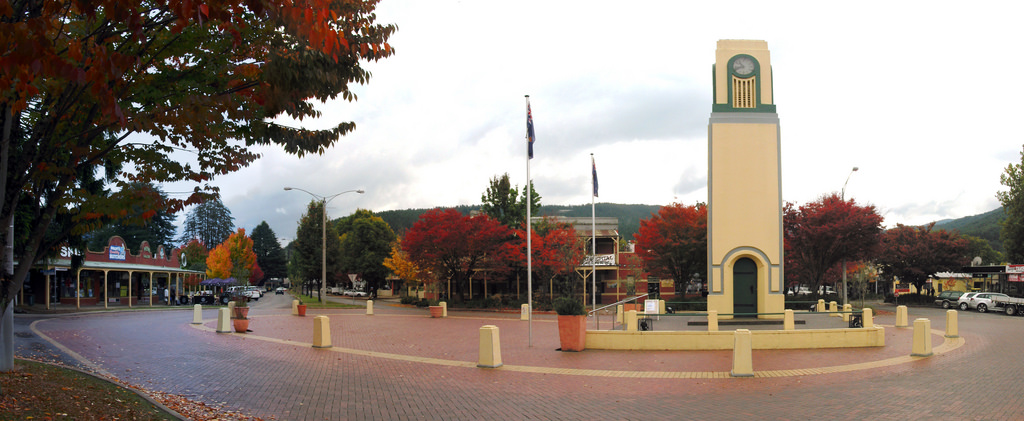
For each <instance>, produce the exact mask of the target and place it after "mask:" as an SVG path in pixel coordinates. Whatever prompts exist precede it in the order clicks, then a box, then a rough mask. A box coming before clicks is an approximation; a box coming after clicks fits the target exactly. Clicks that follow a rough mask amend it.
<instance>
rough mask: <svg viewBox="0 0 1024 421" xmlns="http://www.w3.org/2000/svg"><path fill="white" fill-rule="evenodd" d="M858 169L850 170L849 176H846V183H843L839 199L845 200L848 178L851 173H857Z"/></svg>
mask: <svg viewBox="0 0 1024 421" xmlns="http://www.w3.org/2000/svg"><path fill="white" fill-rule="evenodd" d="M859 169H860V168H857V167H853V169H852V170H850V175H848V176H846V182H845V183H843V190H842V192H841V193H839V198H840V199H843V200H846V185H847V184H848V183H849V182H850V177H851V176H853V173H855V172H857V170H859Z"/></svg>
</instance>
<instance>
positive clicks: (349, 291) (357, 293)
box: [345, 289, 369, 297]
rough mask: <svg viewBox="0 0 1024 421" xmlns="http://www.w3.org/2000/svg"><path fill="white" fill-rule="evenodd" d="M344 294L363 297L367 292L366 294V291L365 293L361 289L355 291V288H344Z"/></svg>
mask: <svg viewBox="0 0 1024 421" xmlns="http://www.w3.org/2000/svg"><path fill="white" fill-rule="evenodd" d="M345 295H347V296H349V297H365V296H367V295H369V294H367V293H365V292H363V291H357V290H354V289H346V290H345Z"/></svg>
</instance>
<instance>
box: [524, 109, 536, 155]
mask: <svg viewBox="0 0 1024 421" xmlns="http://www.w3.org/2000/svg"><path fill="white" fill-rule="evenodd" d="M526 137H527V144H528V146H527V150H528V152H529V154H530V159H533V141H534V139H536V136H535V135H534V134H533V113H531V112H530V102H529V101H527V102H526Z"/></svg>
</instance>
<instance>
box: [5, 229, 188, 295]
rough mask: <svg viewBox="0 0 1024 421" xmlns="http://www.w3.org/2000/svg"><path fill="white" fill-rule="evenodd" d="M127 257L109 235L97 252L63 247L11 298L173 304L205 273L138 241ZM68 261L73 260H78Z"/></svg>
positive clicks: (120, 242)
mask: <svg viewBox="0 0 1024 421" xmlns="http://www.w3.org/2000/svg"><path fill="white" fill-rule="evenodd" d="M141 248H142V250H141V251H140V252H139V253H138V254H137V255H132V254H131V253H130V252H129V250H127V248H126V247H125V245H124V240H122V239H121V238H120V237H111V239H110V240H109V243H108V246H107V247H106V248H105V249H104V250H103V251H100V252H93V251H86V252H85V253H84V255H81V256H77V257H76V256H74V255H73V253H72V252H71V251H69V250H65V251H63V252H62V255H61V256H59V257H57V258H54V259H49V260H47V261H44V262H42V263H40V264H38V265H37V267H38V269H33V270H32V271H31V272H30V274H29V279H27V280H26V282H25V288H24V289H23V290H22V292H21V294H19V296H18V297H17V299H18V304H19V305H33V304H42V305H44V306H45V308H46V309H51V308H52V307H54V306H61V307H64V306H74V307H75V308H81V307H82V306H99V305H102V306H103V307H104V308H109V307H110V306H125V307H133V306H153V305H164V304H168V305H169V304H174V303H176V302H177V297H178V295H180V294H181V292H183V291H186V290H188V289H192V287H190V286H194V285H196V284H198V282H199V281H201V280H202V279H203V278H205V273H203V272H199V271H194V270H188V269H182V268H181V264H180V263H179V261H178V256H179V254H180V250H179V249H174V250H172V251H171V253H169V254H168V253H165V252H164V249H163V247H162V246H161V247H158V248H157V250H156V253H153V252H151V251H150V249H149V244H148V243H147V242H145V241H144V242H142V245H141ZM79 259H80V263H79V264H77V265H76V264H73V260H79Z"/></svg>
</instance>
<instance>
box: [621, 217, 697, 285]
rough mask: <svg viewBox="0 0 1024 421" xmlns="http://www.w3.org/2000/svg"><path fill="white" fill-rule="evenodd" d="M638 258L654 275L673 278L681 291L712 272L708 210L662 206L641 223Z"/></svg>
mask: <svg viewBox="0 0 1024 421" xmlns="http://www.w3.org/2000/svg"><path fill="white" fill-rule="evenodd" d="M635 237H636V239H637V240H636V254H637V255H638V256H639V257H640V258H641V259H642V260H643V262H644V267H646V268H647V271H648V272H650V274H651V275H654V276H660V277H666V278H672V279H673V280H674V281H675V286H676V290H677V291H685V285H686V284H687V283H688V282H689V281H690V278H692V277H694V276H698V277H705V276H707V271H708V207H707V205H705V204H703V203H698V204H696V205H693V206H684V205H683V204H681V203H673V204H671V205H668V206H662V207H661V209H659V210H658V214H657V215H655V214H652V215H651V217H650V218H649V219H645V220H641V221H640V231H639V232H637V234H636V236H635Z"/></svg>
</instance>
